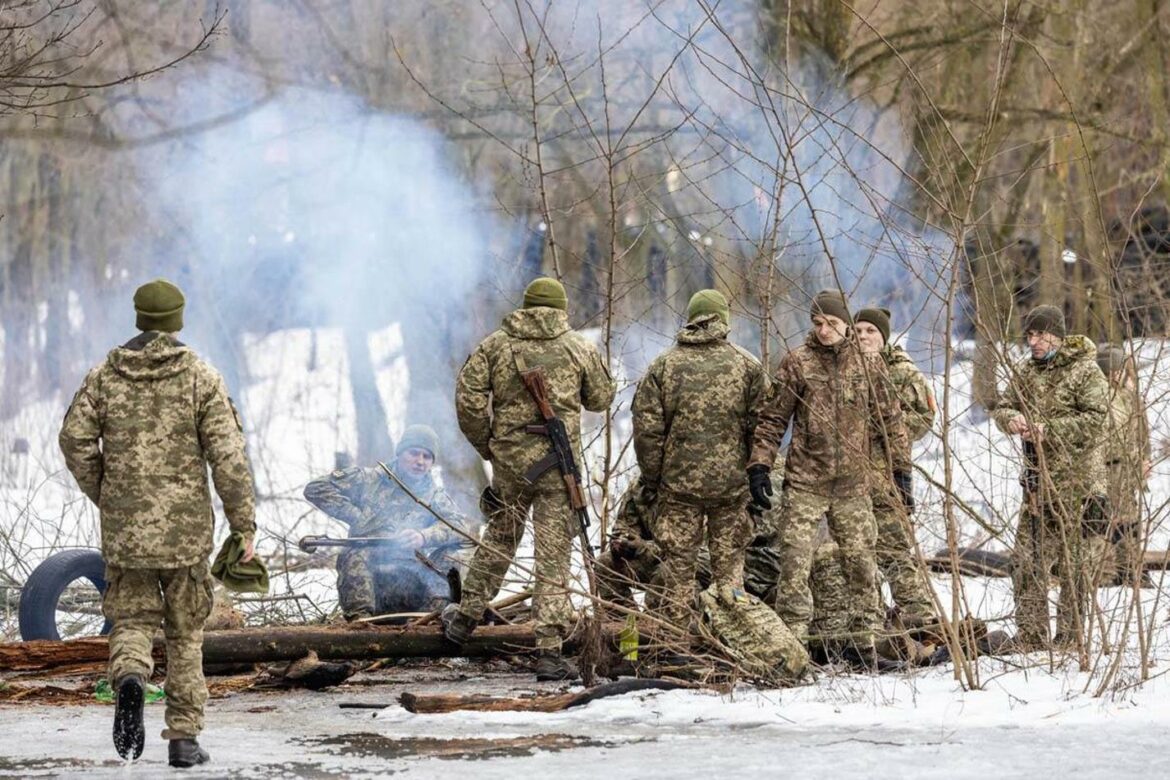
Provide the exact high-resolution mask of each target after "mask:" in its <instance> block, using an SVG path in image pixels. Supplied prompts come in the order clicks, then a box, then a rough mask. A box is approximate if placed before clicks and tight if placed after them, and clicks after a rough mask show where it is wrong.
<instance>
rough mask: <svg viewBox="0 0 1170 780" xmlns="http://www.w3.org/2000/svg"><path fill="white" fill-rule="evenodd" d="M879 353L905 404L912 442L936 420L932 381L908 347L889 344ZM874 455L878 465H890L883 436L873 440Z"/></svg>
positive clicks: (892, 386) (896, 394)
mask: <svg viewBox="0 0 1170 780" xmlns="http://www.w3.org/2000/svg"><path fill="white" fill-rule="evenodd" d="M880 354H881V356H882V360H883V361H885V364H886V369H887V370H888V372H889V380H888V381H889V385H890V390H891V392H892V393H893V395H894V397H895V398H897V399H898V404H899V405H900V406H901V408H902V423H903V425H905V426H906V436H907V438H908V439H909V441H910V442H911V443H912V442H916V441H918V440H919V439H921V438H922V437H923V436H925V435H926V432H927V431H929V430H930V426H931V425H933V424H934V396H933V395H932V394H931V392H930V385H928V384H927V383H926V377H924V376H923V375H922V372H921V371H919V370H918V366H916V365H914V361H913V360H911V359H910V356H909V355H907V354H906V350H904V349H902V348H901V347H899V346H887V347H885V348H884V349H883V350H882V351H881V353H880ZM871 457H872V459H873V462H874V464H875V465H877V466H880V468H881V469H883V470H885V469H886V468H887V466H888V464H887V463H886V447H885V438H884V437H882V436H878V437H876V438H875V439H874V440H873V452H872V453H871Z"/></svg>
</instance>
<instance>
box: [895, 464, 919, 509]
mask: <svg viewBox="0 0 1170 780" xmlns="http://www.w3.org/2000/svg"><path fill="white" fill-rule="evenodd" d="M894 484H895V485H896V486H897V487H898V493H899V495H901V496H902V506H904V507H906V514H908V515H912V514H914V508H915V507H914V483H913V481H912V479H911V475H910V474H909V473H907V472H905V471H895V472H894Z"/></svg>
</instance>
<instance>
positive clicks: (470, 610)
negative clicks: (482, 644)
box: [459, 469, 577, 652]
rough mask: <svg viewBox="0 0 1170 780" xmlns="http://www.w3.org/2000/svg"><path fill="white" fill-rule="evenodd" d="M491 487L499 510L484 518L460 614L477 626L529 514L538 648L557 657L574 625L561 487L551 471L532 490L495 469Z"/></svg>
mask: <svg viewBox="0 0 1170 780" xmlns="http://www.w3.org/2000/svg"><path fill="white" fill-rule="evenodd" d="M493 487H494V489H495V492H496V495H497V496H499V499H500V502H501V503H502V504H503V506H502V507H501V508H499V509H497V510H495V511H493V512H492V514H491V515H490V516H489V517H487V518H486V520H487V525H486V527H485V529H484V532H483V538H482V539H481V540H480V543H479V546H478V547H477V548H476V550H475V555H474V556H473V557H472V559H471V564H470V565H469V566H468V571H467V577H466V578H465V579H464V582H463V600H462V601H461V602H460V604H459V611H460V612H461V613H463V614H464V615H467V616H468V617H471V618H473V619H475V620H480V619H481V618H482V617H483V613H484V610H486V609H487V605H488V604H489V603H490V602H491V600H492V599H493V598H495V596H496V594H497V593H499V591H500V586H501V585H503V583H504V577H505V575H507V573H508V568H509V567H510V566H511V565H512V561H513V559H514V558H515V557H516V549H517V548H518V547H519V546H520V540H521V539H522V538H523V536H524V528H525V525H526V524H527V520H528V511H529V510H530V509H531V510H532V535H533V541H534V546H535V553H536V562H535V564H534V566H533V569H534V571H535V579H536V581H535V583H534V584H533V593H532V609H533V619H534V621H535V623H536V627H535V633H536V647H537V649H538V650H550V651H555V652H559V651H560V649H561V643H562V640H563V639H564V638H565V637H566V636H568V634H569V632H570V631H571V630H572V628H573V624H574V622H575V619H574V613H573V605H572V603H571V602H570V601H569V592H568V587H569V566H570V560H571V557H572V550H573V542H572V536H570V528H571V527H573V525H574V524H576V522H577V518H576V516H575V515H574V513H573V508H572V506H570V504H569V496H568V493H567V492H566V491H565V485H564V483H563V482H562V481H561V477H560V474H559V473H558V472H556V470H555V469H554V470H553V471H550V472H548V473H546V474H545V475H544V476H542V477H541V478H540V479H539V480H537V482H536V484H535V485H529V484H527V483H525V482H524V481H523V479H521V478H520V477H519V476H512V475H509V474H507V473H505V472H503V470H502V469H497V471H496V478H495V480H494V481H493Z"/></svg>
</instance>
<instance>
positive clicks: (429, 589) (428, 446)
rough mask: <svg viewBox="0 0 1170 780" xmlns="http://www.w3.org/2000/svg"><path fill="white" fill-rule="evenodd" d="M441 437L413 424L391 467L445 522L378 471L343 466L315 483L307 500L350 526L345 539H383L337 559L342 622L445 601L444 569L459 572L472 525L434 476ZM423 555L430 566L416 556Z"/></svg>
mask: <svg viewBox="0 0 1170 780" xmlns="http://www.w3.org/2000/svg"><path fill="white" fill-rule="evenodd" d="M438 454H439V437H438V436H437V435H436V434H435V432H434V430H433V429H431V428H430V427H429V426H426V425H411V426H409V427H408V428H407V429H406V431H405V432H404V433H403V434H402V438H401V440H399V442H398V446H397V447H396V448H395V455H396V458H395V461H394V464H393V466H392V467H391V468H392V469H393V470H394V473H395V474H396V475H397V476H398V477H399V479H401V480H402V482H403V483H404V484H405V485H406V486H407V487H408V488H410V491H411V492H412V493H414V494H415V496H417V497H418V498H419V499H421V500H422V501H423V502H425V503H427V504H429V505H430V506H431V507H432V508H433V509H434V510H435V512H437V513H438V514H440V515H442V517H443V519H444V520H446V521H447V523H444V522H442V521H440V520H439V519H438V518H436V517H435V515H434V514H432V513H431V512H430V511H428V510H427V509H426V507H424V506H422V505H421V504H420V503H419V502H418V501H415V500H414V499H413V498H411V497H410V496H409V495H408V494H407V493H406V491H404V490H403V489H402V488H401V487H399V486H398V484H397V483H395V482H394V481H393V480H392V479H390V477H389V476H387V475H386V473H385V472H384V471H382V468H381V466H375V467H373V468H358V467H353V468H348V469H342V470H339V471H334V472H333V473H332V474H330V475H329V476H327V477H322V478H320V479H315V480H313V481H312V482H310V483H309V484H308V485H307V486H306V487H305V498H306V499H308V501H309V503H311V504H312V505H313V506H315V507H317V508H318V509H320V510H321V511H322V512H324V513H325V514H327V515H329V516H330V517H332V518H334V519H335V520H340V521H341V522H343V523H345V524H346V525H348V526H349V536H351V537H385V538H386V540H387V542H386V545H385V546H377V547H351V548H348V549H346V550H345V551H344V552H342V553H341V554H340V555H339V556H338V557H337V595H338V600H339V601H340V603H341V610H342V613H343V614H344V615H345V619H346V620H358V619H360V618H366V617H371V616H373V615H381V614H387V613H392V612H414V611H427V610H431V609H435V608H437V607H439V606H442V604H443V603H444V602H445V600H446V599H447V597H448V593H449V588H448V585H447V580H446V577H445V576H444V575H445V573H446V572H447V570H448V569H450V568H452V567H455V568H461V567H462V564H463V556H462V555H460V551H461V549H469V548H470V547H471V546H472V545H473V542H472V539H474V538H475V537H474V534H475V532H476V530H477V529H476V528H475V527H474V526H473V524H472V523H471V521H470V520H469V519H468V518H467V517H466V516H465V515H464V514H463V513H462V512H461V511H460V510H459V507H458V506H457V505H456V504H455V502H454V501H453V500H452V499H451V497H450V496H449V495H448V494H447V491H446V490H444V489H443V487H442V485H441V484H439V482H438V481H436V479H435V478H434V474H433V471H432V467H433V466H434V464H435V460H436V458H437V456H438ZM419 555H422V556H423V557H425V558H426V559H427V560H428V561H429V564H430V565H428V564H426V563H423V562H422V561H420V560H419V558H418V556H419Z"/></svg>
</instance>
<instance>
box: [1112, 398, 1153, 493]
mask: <svg viewBox="0 0 1170 780" xmlns="http://www.w3.org/2000/svg"><path fill="white" fill-rule="evenodd" d="M1104 460H1105V463H1106V465H1118V464H1122V465H1130V466H1133V467H1135V468H1141V466H1142V464H1143V463H1146V462H1148V461H1149V460H1150V424H1149V421H1148V420H1147V419H1146V405H1145V403H1144V402H1143V401H1142V398H1141V395H1139V394H1138V391H1137V390H1136V389H1135V388H1132V387H1128V386H1121V387H1117V386H1110V388H1109V415H1108V417H1106V420H1105V453H1104ZM1143 481H1144V479H1143Z"/></svg>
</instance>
